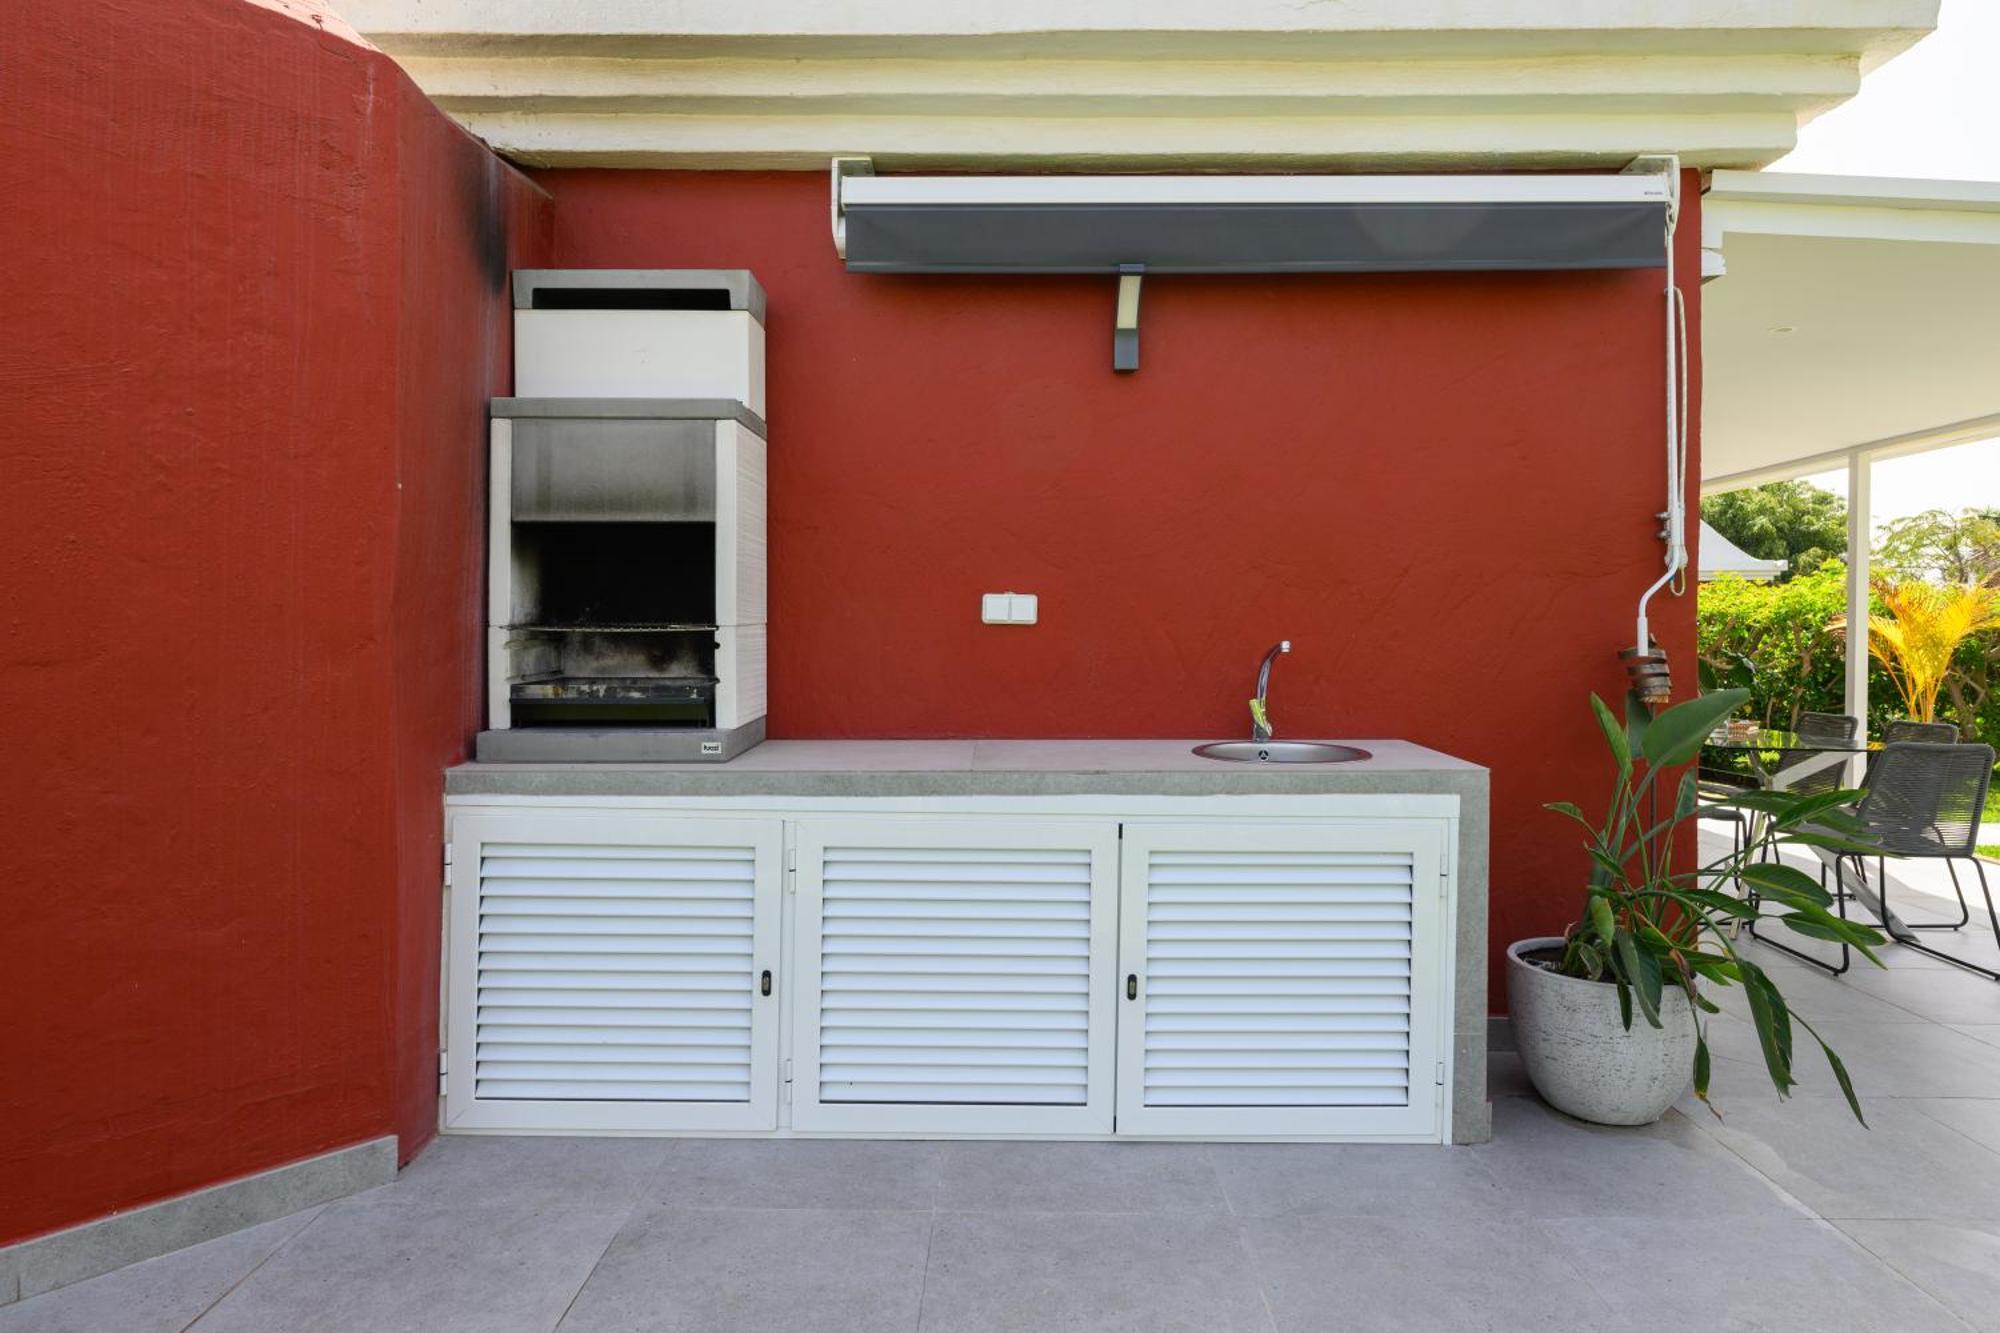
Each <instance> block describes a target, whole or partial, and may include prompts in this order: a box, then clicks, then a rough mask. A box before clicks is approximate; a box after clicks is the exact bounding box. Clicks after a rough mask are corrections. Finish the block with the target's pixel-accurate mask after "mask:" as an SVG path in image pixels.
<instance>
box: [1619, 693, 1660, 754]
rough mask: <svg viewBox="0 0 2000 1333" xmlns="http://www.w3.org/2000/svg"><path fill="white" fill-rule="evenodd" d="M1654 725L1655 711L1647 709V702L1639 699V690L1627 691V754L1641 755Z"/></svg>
mask: <svg viewBox="0 0 2000 1333" xmlns="http://www.w3.org/2000/svg"><path fill="white" fill-rule="evenodd" d="M1652 725H1653V710H1652V709H1650V708H1648V707H1646V701H1645V700H1644V699H1641V698H1640V697H1639V692H1638V691H1637V690H1627V691H1625V752H1626V753H1627V754H1637V753H1639V750H1640V747H1641V746H1643V745H1644V744H1645V743H1646V733H1647V731H1649V730H1651V728H1652Z"/></svg>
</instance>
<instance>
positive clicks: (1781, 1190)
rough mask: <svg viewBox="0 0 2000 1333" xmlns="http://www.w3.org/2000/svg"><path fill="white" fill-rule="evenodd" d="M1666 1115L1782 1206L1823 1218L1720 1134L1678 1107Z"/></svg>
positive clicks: (1809, 1215) (1816, 1210)
mask: <svg viewBox="0 0 2000 1333" xmlns="http://www.w3.org/2000/svg"><path fill="white" fill-rule="evenodd" d="M1667 1114H1668V1115H1670V1116H1674V1115H1677V1116H1679V1117H1680V1118H1681V1119H1682V1120H1684V1121H1686V1122H1687V1123H1688V1124H1689V1125H1691V1126H1693V1128H1694V1131H1695V1132H1696V1133H1697V1134H1699V1135H1701V1136H1702V1137H1703V1138H1704V1139H1706V1140H1707V1141H1708V1142H1710V1143H1712V1144H1714V1145H1715V1146H1716V1147H1718V1148H1720V1149H1722V1150H1723V1151H1724V1152H1725V1153H1727V1154H1729V1156H1730V1157H1732V1158H1734V1159H1735V1160H1736V1162H1737V1163H1738V1165H1740V1166H1741V1167H1742V1169H1743V1170H1745V1171H1747V1172H1749V1173H1750V1174H1751V1175H1753V1176H1755V1177H1756V1178H1757V1179H1758V1180H1760V1181H1762V1182H1764V1184H1765V1185H1766V1186H1767V1187H1768V1188H1769V1189H1770V1190H1771V1192H1772V1193H1773V1194H1774V1195H1776V1196H1777V1198H1778V1200H1779V1201H1780V1202H1782V1203H1784V1204H1787V1205H1789V1206H1790V1207H1791V1209H1792V1210H1793V1211H1794V1212H1797V1213H1800V1214H1802V1215H1804V1216H1806V1217H1819V1218H1823V1217H1824V1216H1825V1214H1823V1213H1821V1212H1820V1211H1819V1210H1818V1209H1817V1208H1814V1207H1813V1206H1812V1205H1811V1204H1809V1203H1807V1202H1806V1201H1805V1200H1804V1199H1802V1198H1800V1197H1799V1196H1798V1195H1797V1194H1795V1193H1793V1192H1792V1191H1791V1190H1790V1189H1788V1188H1786V1186H1785V1184H1784V1182H1782V1181H1780V1180H1779V1179H1778V1178H1777V1177H1776V1176H1773V1175H1772V1174H1771V1173H1770V1172H1768V1171H1766V1170H1764V1168H1763V1167H1761V1166H1758V1165H1757V1163H1755V1162H1753V1161H1751V1160H1750V1158H1749V1157H1748V1156H1747V1155H1745V1154H1744V1153H1742V1152H1740V1151H1738V1150H1737V1148H1736V1145H1735V1144H1733V1143H1731V1142H1729V1141H1728V1140H1727V1139H1725V1138H1723V1137H1722V1136H1721V1135H1720V1134H1718V1133H1716V1132H1715V1131H1714V1130H1713V1129H1710V1128H1709V1127H1708V1126H1707V1125H1705V1124H1703V1123H1701V1121H1700V1120H1697V1119H1695V1118H1694V1117H1693V1116H1691V1115H1688V1114H1687V1113H1685V1112H1684V1111H1681V1110H1680V1109H1679V1108H1678V1107H1676V1108H1672V1109H1670V1110H1668V1112H1667Z"/></svg>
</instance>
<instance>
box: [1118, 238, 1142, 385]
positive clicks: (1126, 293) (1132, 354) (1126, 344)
mask: <svg viewBox="0 0 2000 1333" xmlns="http://www.w3.org/2000/svg"><path fill="white" fill-rule="evenodd" d="M1145 275H1146V266H1145V265H1144V264H1120V265H1119V266H1118V314H1117V317H1116V319H1115V320H1114V321H1113V323H1112V326H1111V368H1112V369H1113V370H1119V371H1132V370H1137V369H1138V368H1139V283H1140V282H1141V280H1143V279H1144V277H1145Z"/></svg>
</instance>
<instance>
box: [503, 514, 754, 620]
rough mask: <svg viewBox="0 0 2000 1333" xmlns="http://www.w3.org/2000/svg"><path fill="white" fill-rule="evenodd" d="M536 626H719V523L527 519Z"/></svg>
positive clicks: (522, 530) (521, 528) (520, 536)
mask: <svg viewBox="0 0 2000 1333" xmlns="http://www.w3.org/2000/svg"><path fill="white" fill-rule="evenodd" d="M515 531H516V534H517V540H518V541H519V542H520V544H521V547H522V549H524V551H526V552H527V553H528V558H529V559H530V560H531V561H532V562H533V563H534V564H535V565H536V566H537V569H538V573H539V584H540V587H539V592H540V597H539V601H540V603H541V605H540V608H539V609H538V611H537V612H536V613H535V616H534V619H535V626H534V627H535V628H547V629H607V628H614V629H615V628H633V627H639V626H668V625H672V626H687V627H698V628H704V629H712V628H713V627H714V625H715V525H714V524H713V523H532V524H529V523H520V524H516V525H515Z"/></svg>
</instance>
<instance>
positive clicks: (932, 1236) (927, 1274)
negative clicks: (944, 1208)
mask: <svg viewBox="0 0 2000 1333" xmlns="http://www.w3.org/2000/svg"><path fill="white" fill-rule="evenodd" d="M936 1241H937V1209H935V1208H933V1209H931V1214H930V1224H929V1225H928V1226H927V1227H925V1228H924V1262H923V1264H922V1266H921V1267H919V1268H918V1269H917V1322H916V1323H915V1324H914V1325H913V1326H912V1327H914V1328H915V1329H916V1331H917V1333H923V1327H924V1300H925V1298H926V1297H928V1296H929V1295H930V1290H931V1247H932V1245H933V1244H935V1243H936Z"/></svg>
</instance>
